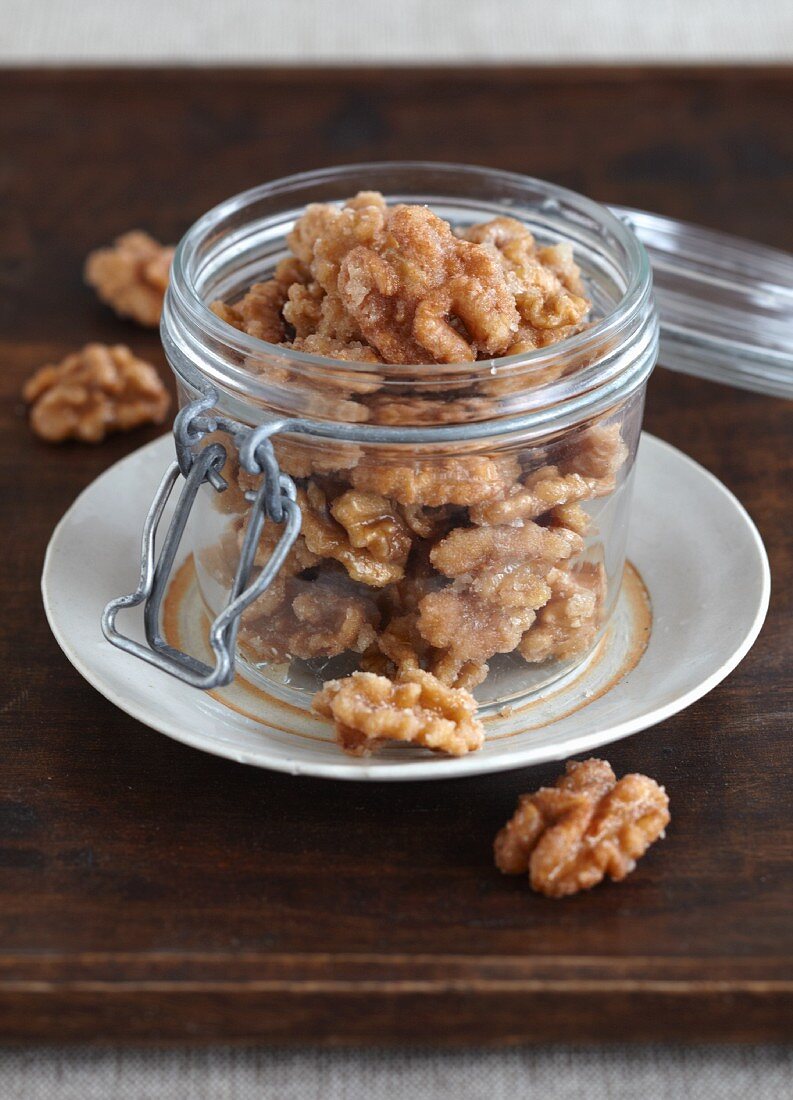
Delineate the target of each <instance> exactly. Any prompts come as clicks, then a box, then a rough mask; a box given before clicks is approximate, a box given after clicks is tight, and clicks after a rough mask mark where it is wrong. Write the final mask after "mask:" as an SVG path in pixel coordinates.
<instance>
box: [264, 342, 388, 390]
mask: <svg viewBox="0 0 793 1100" xmlns="http://www.w3.org/2000/svg"><path fill="white" fill-rule="evenodd" d="M284 346H285V347H289V348H292V349H293V350H294V351H305V352H308V354H309V355H322V356H324V357H325V358H326V359H338V360H339V361H340V362H346V363H381V362H382V360H381V359H380V357H379V356H378V354H377V352H376V351H373V350H372V348H370V347H369V346H368V344H362V343H361V342H360V341H358V340H350V341H347V342H342V341H341V340H338V339H336V338H334V337H331V336H322V335H320V334H318V333H314V334H312V335H311V336H296V337H295V339H294V340H293V341H292V342H291V344H285V345H284ZM381 381H382V379H381V378H380V377H379V375H376V374H373V375H369V376H367V375H365V374H364V375H361V376H360V377H357V378H345V380H344V385H345V387H347V386H349V388H350V389H352V390H354V391H355V392H357V393H370V392H372V391H373V390H376V389H378V388H379V386H380V383H381Z"/></svg>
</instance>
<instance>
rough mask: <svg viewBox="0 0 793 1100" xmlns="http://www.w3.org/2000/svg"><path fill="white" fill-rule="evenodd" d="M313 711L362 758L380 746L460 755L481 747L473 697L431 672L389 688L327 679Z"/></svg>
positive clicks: (377, 680) (372, 679)
mask: <svg viewBox="0 0 793 1100" xmlns="http://www.w3.org/2000/svg"><path fill="white" fill-rule="evenodd" d="M314 709H315V710H316V711H317V712H318V713H319V714H321V715H323V716H324V717H326V718H332V719H333V722H334V724H335V726H336V739H337V741H338V742H339V744H340V745H341V747H342V748H343V749H344V751H345V752H347V753H350V754H351V755H353V756H362V755H364V754H366V753H369V752H372V750H373V749H375V748H377V747H378V746H379V745H381V744H382V743H383V742H385V741H404V742H409V743H411V744H414V745H422V746H424V747H425V748H428V749H431V750H432V751H433V752H443V753H447V754H448V755H450V756H464V755H465V754H466V753H469V752H475V751H476V750H477V749H480V748H481V747H482V744H483V743H484V729H483V728H482V724H481V722H479V721H478V719H477V718H476V702H475V700H474V698H473V696H472V695H471V694H470V693H469V692H467V691H463V690H460V689H454V688H449V687H446V686H445V685H444V684H442V683H441V682H440V681H439V680H437V679H436V678H435V677H434V676H433V675H432V674H431V673H429V672H423V671H422V670H421V669H414V670H413V671H410V672H406V673H404V674H403V675H402V676H400V678H399V679H398V680H397V682H396V683H392V681H391V680H388V679H386V678H385V677H384V676H377V675H375V674H374V673H371V672H354V673H353V674H352V675H351V676H347V677H346V678H345V679H343V680H331V681H329V683H327V684H325V687H324V688H323V689H322V691H320V692H319V693H318V694H317V695H315V697H314Z"/></svg>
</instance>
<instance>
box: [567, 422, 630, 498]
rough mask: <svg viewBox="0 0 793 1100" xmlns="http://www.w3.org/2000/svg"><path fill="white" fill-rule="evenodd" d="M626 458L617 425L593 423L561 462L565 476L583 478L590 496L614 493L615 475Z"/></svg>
mask: <svg viewBox="0 0 793 1100" xmlns="http://www.w3.org/2000/svg"><path fill="white" fill-rule="evenodd" d="M627 457H628V448H627V446H626V445H625V442H624V440H623V438H622V434H621V430H620V425H619V423H616V422H615V423H612V424H593V425H592V427H590V428H587V429H586V430H585V431H583V432H581V433H580V434H579V435H578V436H577V437H576V438H575V439H574V440H573V441H572V442H571V443H570V444H569V446H568V453H567V454H566V455H565V456H564V457H562V458H561V459H560V462H559V464H560V466H561V468H562V470H563V471H564V473H566V474H568V475H570V474H573V475H577V476H579V477H583V478H585V479H586V480H587V481H588V483H589V484H590V486H591V487H592V495H593V496H606V495H607V494H608V493H611V492H613V491H614V487H615V485H616V481H617V472H618V470H619V469H620V467H621V466H622V465H623V463H624V462H625V459H626V458H627Z"/></svg>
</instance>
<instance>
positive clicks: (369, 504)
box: [330, 489, 412, 565]
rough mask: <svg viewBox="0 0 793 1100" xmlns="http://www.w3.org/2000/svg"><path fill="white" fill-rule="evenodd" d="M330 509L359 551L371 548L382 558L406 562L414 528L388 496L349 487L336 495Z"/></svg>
mask: <svg viewBox="0 0 793 1100" xmlns="http://www.w3.org/2000/svg"><path fill="white" fill-rule="evenodd" d="M330 510H331V514H332V515H333V518H334V519H335V520H336V521H337V522H338V523H340V524H341V525H342V527H343V528H344V529H345V530H346V532H347V535H348V537H349V540H350V545H351V546H353V547H354V548H355V549H356V550H368V551H369V553H370V554H371V555H372V556H373V557H374V558H376V559H377V560H378V561H383V562H396V563H397V564H399V565H404V564H405V562H406V561H407V559H408V554H409V553H410V547H411V544H412V539H411V534H410V530H409V528H408V526H407V524H406V523H405V521H404V519H403V518H402V516H401V514H400V513H399V511H398V509H397V507H396V505H394V504H393V503H392V502H391V501H390V500H388V499H387V498H386V497H382V496H379V495H378V494H377V493H362V492H360V491H359V490H358V489H348V490H347V492H345V493H342V494H341V495H340V496H338V497H336V499H335V500H334V501H333V503H332V504H331V506H330Z"/></svg>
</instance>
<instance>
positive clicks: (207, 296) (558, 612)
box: [139, 163, 658, 714]
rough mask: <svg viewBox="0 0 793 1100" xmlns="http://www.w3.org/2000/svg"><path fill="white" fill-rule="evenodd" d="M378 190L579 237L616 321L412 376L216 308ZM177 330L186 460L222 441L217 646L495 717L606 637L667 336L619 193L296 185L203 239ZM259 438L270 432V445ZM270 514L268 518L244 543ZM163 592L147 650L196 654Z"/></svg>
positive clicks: (262, 664) (211, 523)
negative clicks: (298, 342) (290, 342)
mask: <svg viewBox="0 0 793 1100" xmlns="http://www.w3.org/2000/svg"><path fill="white" fill-rule="evenodd" d="M369 190H378V191H381V192H382V193H383V194H384V195H385V198H386V200H387V202H388V203H389V204H391V203H396V202H406V203H419V204H427V205H428V206H429V207H430V208H431V209H432V210H433V211H434V212H435V213H436V214H438V215H439V216H440V217H442V218H444V219H446V220H447V221H449V222H450V223H451V224H452V226H453V227H455V228H463V227H466V226H470V225H473V224H475V223H481V222H486V221H490V220H491V219H494V218H499V217H509V218H513V219H517V220H518V221H520V222H522V223H524V224H525V225H526V226H527V227H528V228H529V230H530V231H531V233H532V234H533V235H534V236H535V238H536V239H537V241H538V243H540V244H542V245H546V244H555V243H557V242H559V241H568V242H570V243H571V244H572V245H573V249H574V255H575V260H576V262H577V264H578V265H579V266H580V268H581V273H582V278H583V281H584V283H585V285H586V288H587V295H588V297H589V298H590V299H591V301H592V311H591V313H590V315H589V317H590V321H591V322H592V323H590V324H589V325H588V327H586V328H584V329H583V331H580V332H578V333H577V334H575V335H572V336H571V337H569V338H567V339H564V340H562V341H561V342H559V343H556V344H553V345H551V346H549V347H545V348H539V349H536V350H532V351H528V352H523V353H521V354H517V355H512V356H511V357H508V358H500V359H492V360H486V361H478V362H466V363H461V364H446V363H442V364H432V365H427V364H422V365H418V366H410V365H388V364H379V363H378V364H372V363H357V362H341V361H339V360H334V359H327V358H323V357H321V356H316V355H311V354H307V353H305V352H299V351H295V350H292V349H289V348H285V347H282V346H279V345H275V344H268V343H265V342H263V341H261V340H258V339H256V338H254V337H252V336H250V335H248V334H246V333H245V332H242V331H239V330H238V329H236V328H234V327H232V326H231V325H229V324H227V323H226V322H225V321H224V320H222V319H221V318H220V317H219V316H217V315H216V314H215V313H214V312H212V310H211V309H210V308H209V305H210V303H212V302H213V301H216V300H222V301H224V302H233V301H235V300H236V299H239V298H240V297H241V296H242V295H243V294H244V293H245V292H246V290H247V289H248V288H249V287H250V286H251V285H252V284H253V283H256V282H259V281H261V280H263V279H266V278H267V277H268V275H269V273H271V272H272V270H273V269H274V267H275V265H276V264H277V263H278V262H279V260H281V259H283V258H284V257H285V256H286V255H287V254H288V250H287V246H286V241H285V239H286V236H287V234H288V233H289V231H290V229H291V228H292V226H293V224H294V222H295V221H296V219H297V218H298V217H299V216H300V214H301V213H302V212H303V210H304V209H305V207H306V205H307V204H309V203H313V202H339V201H343V200H345V199H348V198H350V197H351V196H353V195H355V194H356V193H357V192H359V191H369ZM162 337H163V343H164V346H165V351H166V354H167V357H168V360H169V363H170V365H171V367H172V369H173V371H174V374H175V376H176V379H177V383H178V390H179V398H180V405H181V407H182V410H183V411H182V413H181V414H180V417H179V418H177V423H176V425H175V433H176V436H177V451H178V452H179V453H180V465H181V470H182V473H185V474H186V473H188V472H189V470H190V469H191V468H193V469H195V464H197V463H198V461H199V457H200V456H201V454H202V453H204V452H205V449H206V448H211V447H214V448H215V450H214V452H212V453H213V456H214V457H211V458H210V457H207V455H206V454H204V458H205V460H206V461H204V463H203V467H202V471H201V473H200V474H198V475H194V481H195V482H196V485H195V488H196V491H197V495H196V496H195V500H194V504H193V508H192V514H191V516H190V521H189V525H188V528H187V530H188V535H187V537H188V539H189V545H190V548H191V549H192V552H193V555H194V561H195V568H196V572H197V577H198V583H199V587H200V591H201V594H202V598H203V600H204V602H205V604H206V607H207V609H208V611H209V613H210V615H211V616H212V617H213V618H216V617H219V618H217V619H216V624H215V633H214V635H213V637H214V642H216V643H217V645H215V644H214V642H213V648H215V651H216V653H218V652H219V651H220V650H222V649H223V646H224V645H225V646H226V647H229V646H234V647H236V660H237V662H238V664H240V665H242V666H243V668H244V675H245V676H246V677H247V678H248V679H251V680H253V681H254V682H258V683H259V685H260V686H263V687H265V689H266V690H267V691H268V692H269V693H271V694H274V695H276V696H277V697H279V698H281V699H282V700H284V701H286V702H288V703H291V704H293V705H296V706H298V707H300V708H305V709H308V708H310V705H311V699H312V696H313V694H314V693H315V692H316V691H317V690H318V689H319V688H320V687H321V686H322V684H323V682H325V681H327V680H328V679H331V678H338V677H339V676H343V675H346V674H347V673H349V672H351V671H353V670H354V669H358V668H363V669H368V670H370V671H378V672H382V673H384V674H386V675H392V676H393V675H394V674H395V673H397V672H398V671H399V670H400V669H404V668H409V667H416V666H421V667H424V668H427V669H429V670H430V671H433V672H435V673H436V675H438V676H439V677H440V678H441V679H443V680H444V681H445V682H447V683H452V684H455V685H457V686H468V687H471V688H475V694H476V697H477V700H478V701H479V705H480V711H481V712H482V713H484V714H487V713H488V712H493V711H497V710H498V709H500V708H502V707H504V706H505V705H507V704H510V705H514V704H516V703H518V702H522V701H525V700H526V699H527V698H529V697H530V696H532V695H533V694H534V693H537V692H539V691H542V690H543V689H545V688H546V687H547V686H548V685H549V684H551V683H552V682H554V681H557V680H558V679H559V678H560V677H562V676H565V675H566V674H567V673H569V672H570V671H571V669H573V668H575V667H577V666H579V665H580V664H581V663H582V662H584V661H586V660H587V659H589V658H590V656H591V655H592V654H593V653H594V651H595V650H596V648H597V646H598V643H599V641H600V639H601V638H602V637H603V634H604V631H605V630H606V627H607V624H608V621H609V616H610V614H611V612H612V609H613V607H614V604H615V601H616V598H617V595H618V592H619V587H620V583H621V579H622V574H623V569H624V565H625V545H626V534H627V528H628V522H629V515H630V497H631V485H632V471H633V465H634V459H635V455H636V448H637V444H638V439H639V433H640V428H641V420H642V407H643V400H644V392H645V386H646V382H647V378H648V376H649V374H650V372H651V370H652V369H653V366H654V365H655V361H656V358H657V350H658V320H657V316H656V312H655V308H654V304H653V296H652V277H651V271H650V266H649V263H648V259H647V256H646V254H645V251H644V249H643V247H642V245H641V244H640V243H639V241H638V239H637V238H636V236H635V235H634V233H633V232H632V231H631V229H630V228H629V227H628V226H627V225H626V224H624V222H623V221H622V220H621V219H620V218H618V217H616V216H615V215H614V214H613V213H611V212H610V211H609V210H607V209H606V208H605V207H603V206H600V205H598V204H597V203H594V202H592V201H590V200H589V199H586V198H584V197H582V196H580V195H577V194H574V193H572V192H570V191H566V190H564V189H562V188H559V187H555V186H553V185H551V184H548V183H545V182H542V181H540V180H534V179H530V178H527V177H524V176H520V175H514V174H509V173H505V172H497V171H492V170H489V169H482V168H472V167H463V166H455V165H443V164H412V163H395V164H371V165H354V166H349V167H341V168H333V169H328V170H323V171H318V172H312V173H308V174H304V175H300V176H294V177H291V178H288V179H283V180H278V181H275V182H274V183H270V184H266V185H264V186H262V187H258V188H256V189H254V190H252V191H249V192H246V193H244V194H242V195H238V196H236V197H234V198H232V199H229V200H228V201H226V202H224V203H222V204H221V205H220V206H218V207H216V208H215V209H214V210H211V211H210V212H209V213H207V214H206V215H204V217H202V218H201V219H199V221H198V222H196V223H195V225H194V226H193V227H192V228H191V229H190V230H189V231H188V233H187V234H186V235H185V237H184V238H183V240H182V242H181V243H180V245H179V247H178V249H177V252H176V256H175V259H174V262H173V268H172V272H171V283H170V287H169V290H168V294H167V297H166V302H165V308H164V313H163V320H162ZM185 410H187V412H185ZM243 428H250V429H252V430H253V431H254V432H255V433H256V434H255V435H248V436H247V442H243V439H244V437H245V434H246V433H245V432H244V431H243V430H242V429H243ZM251 441H252V442H251ZM257 447H258V448H259V449H258V450H257ZM240 448H242V451H241V455H242V457H240V453H238V452H240ZM246 448H247V451H246ZM255 455H258V457H259V461H258V462H257V461H256V459H255V457H253V456H255ZM276 464H277V465H276ZM260 470H263V472H262V473H260V472H259V471H260ZM284 475H285V476H284ZM279 478H280V480H279ZM224 483H225V488H224ZM265 483H269V489H268V488H267V485H266V484H265ZM277 492H280V493H281V496H280V500H281V501H282V502H286V507H285V508H283V509H281V508H279V506H278V502H277V500H276V501H275V502H274V503H273V500H274V498H273V494H274V493H276V495H277ZM268 494H269V496H268ZM268 499H269V501H270V504H271V510H270V511H269V512H268V517H269V518H267V519H266V522H265V521H264V512H265V511H267V508H268V505H267V501H268ZM254 500H255V502H254V503H252V502H253V501H254ZM295 500H296V503H297V507H295V504H294V503H293V502H294V501H295ZM257 508H259V509H260V510H261V512H262V515H261V523H260V524H259V525H260V526H261V524H263V526H261V534H260V535H259V531H258V530H257V531H255V532H254V533H253V535H252V536H249V537H248V538H247V539H246V532H247V531H248V529H249V527H250V526H251V524H252V523H253V521H252V520H251V519H250V515H251V510H252V509H254V510H255V509H257ZM287 513H288V514H287ZM273 516H276V517H277V519H278V522H276V521H275V520H274V518H273ZM298 526H299V527H300V534H297V528H298ZM287 528H290V531H289V533H288V537H291V536H293V535H296V538H297V541H295V542H293V543H292V545H291V546H287V545H286V541H288V539H287V540H281V538H280V536H281V535H282V533H283V532H284V531H285V530H286V529H287ZM241 552H242V556H243V558H245V559H246V560H245V561H243V564H242V566H241V565H240V554H241ZM158 568H159V567H158ZM166 572H167V570H166ZM265 573H266V574H267V576H264V574H265ZM252 583H253V584H254V585H255V584H257V583H258V591H257V593H256V595H255V598H254V599H252V600H249V602H248V605H247V606H245V608H244V609H243V610H242V611H241V614H239V612H240V606H241V603H244V602H245V600H244V599H243V598H242V597H241V595H240V594H241V592H242V591H243V589H244V588H245V587H246V585H251V584H252ZM265 583H266V584H267V585H268V586H267V587H264V584H265ZM248 591H249V592H250V589H248ZM160 595H161V594H160ZM235 600H236V603H235V602H234V601H235ZM230 601H231V602H232V607H231V610H230V611H229V612H225V613H224V611H223V609H224V607H226V606H227V605H228V604H229V602H230ZM154 605H155V606H154V608H153V610H152V609H149V622H148V624H147V626H148V627H149V631H148V632H149V641H150V644H152V645H153V648H154V649H155V650H158V651H159V656H160V657H161V658H162V659H161V660H155V661H154V663H159V664H160V667H166V668H167V661H169V660H171V659H172V658H173V656H174V653H173V651H170V652H169V650H168V647H167V643H166V642H165V641H164V640H163V639H162V638H160V637H159V634H158V630H159V628H158V625H157V623H156V618H157V615H158V613H159V599H157V600H155V601H154ZM224 616H225V617H224ZM139 655H143V654H139ZM147 659H149V658H147ZM188 663H189V662H188ZM194 664H196V662H194ZM168 670H169V671H178V670H175V669H174V668H168ZM231 675H233V658H231V659H230V660H226V661H225V664H224V668H223V669H222V670H221V672H220V673H219V674H218V675H216V677H215V680H214V681H213V682H211V683H210V680H209V678H205V679H204V681H199V680H194V682H196V683H197V686H204V687H206V686H214V683H217V682H224V680H223V677H225V681H227V680H228V679H229V678H230V677H231ZM185 678H186V677H185Z"/></svg>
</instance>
